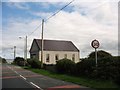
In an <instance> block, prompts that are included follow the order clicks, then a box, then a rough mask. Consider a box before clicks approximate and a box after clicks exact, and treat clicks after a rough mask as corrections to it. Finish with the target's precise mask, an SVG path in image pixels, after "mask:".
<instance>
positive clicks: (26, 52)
mask: <svg viewBox="0 0 120 90" xmlns="http://www.w3.org/2000/svg"><path fill="white" fill-rule="evenodd" d="M25 60H27V36H26V37H25Z"/></svg>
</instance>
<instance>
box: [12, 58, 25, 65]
mask: <svg viewBox="0 0 120 90" xmlns="http://www.w3.org/2000/svg"><path fill="white" fill-rule="evenodd" d="M13 63H15V64H17V65H19V66H24V63H25V60H24V58H22V57H16V58H15V59H14V61H13Z"/></svg>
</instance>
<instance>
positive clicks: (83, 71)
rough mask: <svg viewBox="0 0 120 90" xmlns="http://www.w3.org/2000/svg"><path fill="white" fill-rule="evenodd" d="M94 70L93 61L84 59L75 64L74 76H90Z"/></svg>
mask: <svg viewBox="0 0 120 90" xmlns="http://www.w3.org/2000/svg"><path fill="white" fill-rule="evenodd" d="M94 68H95V61H94V60H92V59H84V60H82V61H81V62H78V63H77V64H76V74H77V75H81V76H90V74H92V72H93V71H94Z"/></svg>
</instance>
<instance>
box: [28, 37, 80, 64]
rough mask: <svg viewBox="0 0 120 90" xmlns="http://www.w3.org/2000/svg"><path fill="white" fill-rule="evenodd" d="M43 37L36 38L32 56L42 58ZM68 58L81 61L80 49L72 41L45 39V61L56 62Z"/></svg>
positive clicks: (31, 50)
mask: <svg viewBox="0 0 120 90" xmlns="http://www.w3.org/2000/svg"><path fill="white" fill-rule="evenodd" d="M41 43H42V40H41V39H34V40H33V42H32V46H31V48H30V58H37V59H39V60H41ZM63 58H67V59H71V60H73V61H74V62H75V63H77V62H79V58H80V57H79V50H78V48H77V47H76V46H75V45H74V44H73V43H72V42H71V41H61V40H44V46H43V63H45V64H56V61H58V60H60V59H63Z"/></svg>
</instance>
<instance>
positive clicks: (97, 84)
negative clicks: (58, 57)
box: [25, 67, 118, 89]
mask: <svg viewBox="0 0 120 90" xmlns="http://www.w3.org/2000/svg"><path fill="white" fill-rule="evenodd" d="M25 69H28V70H30V71H32V72H35V73H38V74H42V75H45V76H49V77H52V78H56V79H60V80H63V81H68V82H72V83H75V84H79V85H82V86H86V87H90V88H96V89H98V88H118V86H117V85H116V84H115V83H113V82H111V81H100V80H93V79H89V78H83V77H75V76H70V75H66V74H58V73H53V72H50V71H47V70H43V69H33V68H29V67H26V68H25Z"/></svg>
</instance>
